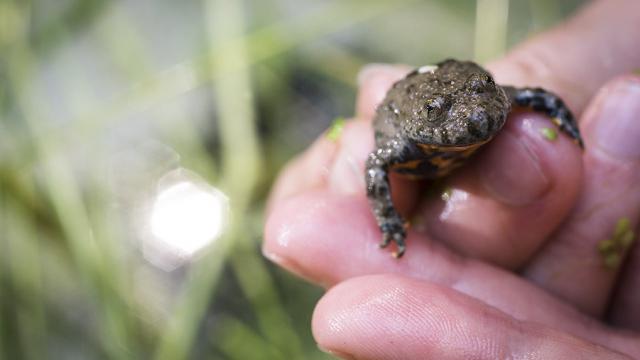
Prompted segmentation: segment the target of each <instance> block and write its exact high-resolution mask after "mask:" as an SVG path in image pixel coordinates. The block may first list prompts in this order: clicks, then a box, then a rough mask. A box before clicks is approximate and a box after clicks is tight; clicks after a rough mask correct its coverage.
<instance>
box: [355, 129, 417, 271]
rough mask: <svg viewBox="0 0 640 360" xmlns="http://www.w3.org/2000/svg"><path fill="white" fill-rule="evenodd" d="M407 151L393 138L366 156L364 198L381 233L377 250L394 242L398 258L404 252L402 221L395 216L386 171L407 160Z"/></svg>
mask: <svg viewBox="0 0 640 360" xmlns="http://www.w3.org/2000/svg"><path fill="white" fill-rule="evenodd" d="M408 149H409V147H408V146H407V145H406V143H405V142H403V141H401V140H395V139H394V140H391V141H389V142H387V143H386V144H384V145H383V146H381V147H378V148H376V149H375V150H374V151H373V152H372V153H371V154H369V157H368V158H367V163H366V175H365V180H366V184H367V197H368V198H369V203H370V204H371V208H372V209H373V215H374V216H375V218H376V221H377V222H378V226H379V227H380V230H381V231H382V242H381V243H380V247H386V246H387V245H389V243H390V242H391V240H393V241H394V242H395V243H396V245H397V247H398V251H397V252H395V253H394V254H393V256H395V257H398V258H399V257H401V256H402V255H403V254H404V251H405V244H404V239H405V237H406V232H405V221H404V219H402V217H401V216H400V214H398V211H397V210H396V209H395V207H394V206H393V202H392V200H391V186H390V184H389V169H390V168H391V166H393V165H394V164H397V163H401V162H404V161H406V160H407V156H408V154H409V151H408Z"/></svg>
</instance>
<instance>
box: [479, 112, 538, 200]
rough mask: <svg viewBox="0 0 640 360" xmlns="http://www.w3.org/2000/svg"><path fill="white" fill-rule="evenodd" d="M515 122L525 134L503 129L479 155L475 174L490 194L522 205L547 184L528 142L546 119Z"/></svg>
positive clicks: (526, 119) (533, 198)
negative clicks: (477, 170)
mask: <svg viewBox="0 0 640 360" xmlns="http://www.w3.org/2000/svg"><path fill="white" fill-rule="evenodd" d="M524 116H526V115H524ZM512 121H517V120H515V119H513V120H512ZM516 126H520V127H521V129H520V130H519V131H523V132H524V133H526V134H527V135H524V136H521V137H517V136H516V135H514V134H513V133H512V132H511V131H510V130H506V129H505V130H506V131H503V132H502V133H501V134H500V135H499V136H498V137H497V138H496V139H495V140H493V143H492V144H490V148H489V149H488V150H487V153H485V154H484V155H483V158H482V160H481V162H482V164H484V165H483V166H482V168H481V169H479V176H480V181H481V183H482V184H483V185H484V187H485V189H486V190H487V191H488V192H489V193H490V194H491V195H492V196H493V197H494V198H496V199H498V200H499V201H501V202H503V203H506V204H508V205H514V206H523V205H527V204H530V203H532V202H533V201H535V200H537V199H539V198H541V197H542V196H543V195H544V194H545V193H546V192H547V190H548V189H549V187H550V184H551V183H550V181H549V178H548V177H547V175H546V174H545V173H544V170H543V167H542V164H541V162H540V159H539V157H538V156H537V155H536V152H535V150H534V149H535V148H534V145H533V144H532V143H531V141H535V140H533V139H530V138H529V136H532V137H538V138H539V137H541V136H540V131H541V130H542V128H544V127H545V126H548V120H546V119H544V118H540V119H537V117H535V116H534V117H532V118H525V119H522V120H520V121H519V123H518V125H516Z"/></svg>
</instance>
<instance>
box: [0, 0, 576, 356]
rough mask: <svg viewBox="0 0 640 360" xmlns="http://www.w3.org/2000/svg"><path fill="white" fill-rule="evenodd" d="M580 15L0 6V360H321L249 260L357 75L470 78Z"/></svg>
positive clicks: (289, 2) (205, 3)
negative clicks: (393, 72)
mask: <svg viewBox="0 0 640 360" xmlns="http://www.w3.org/2000/svg"><path fill="white" fill-rule="evenodd" d="M581 3H582V2H581V1H555V0H528V1H527V0H513V1H508V0H478V1H477V2H476V1H462V0H457V1H444V0H443V1H409V0H406V1H376V0H373V1H364V0H334V1H320V0H316V1H311V0H246V1H234V0H197V1H196V0H194V1H170V0H121V1H105V0H75V1H74V0H59V1H52V0H37V1H36V0H0V358H1V359H102V358H114V359H146V358H155V359H184V358H193V359H326V358H329V356H328V355H325V354H323V353H321V352H320V351H319V350H318V349H317V348H316V345H315V343H314V341H313V338H312V337H311V332H310V317H311V312H312V310H313V306H314V303H315V302H316V301H317V299H318V298H319V297H320V296H321V294H322V291H321V290H320V289H318V288H315V287H313V286H311V285H308V284H306V283H305V282H303V281H302V280H299V279H297V278H295V277H293V276H292V275H289V274H288V273H286V272H284V271H282V270H280V269H278V268H276V267H274V266H272V265H271V264H270V263H268V262H267V261H266V260H265V259H263V258H262V256H261V254H260V242H261V237H262V226H263V220H264V219H263V208H264V203H265V199H266V197H267V196H268V192H269V188H270V185H271V183H272V181H273V180H274V178H275V176H276V175H277V172H278V170H279V168H281V166H282V165H283V164H284V163H285V162H286V161H287V159H289V158H291V157H292V156H293V155H294V154H295V153H297V152H299V151H301V150H302V149H304V148H305V147H306V146H307V145H308V144H309V143H310V142H311V141H312V140H313V139H314V138H315V137H317V136H319V135H320V134H321V133H322V132H323V131H324V130H325V129H327V128H328V127H329V126H330V124H331V122H332V120H333V119H334V118H336V117H339V116H349V115H350V114H352V112H353V103H354V99H355V92H356V83H355V78H356V74H357V72H358V69H359V68H360V67H361V66H363V65H364V64H366V63H368V62H392V63H396V62H397V63H407V64H413V65H423V64H429V63H434V62H437V61H439V60H441V59H443V58H445V57H457V58H462V59H476V60H478V61H487V60H489V59H491V58H493V57H496V56H499V55H500V54H502V53H503V52H504V51H505V49H507V48H508V47H509V46H511V45H513V44H515V43H517V42H520V41H522V40H523V39H525V38H527V37H529V36H530V35H531V34H532V33H535V32H537V31H540V30H541V29H544V28H547V27H549V26H552V25H553V24H555V23H557V22H559V21H561V20H562V19H564V18H566V17H567V16H568V14H570V13H571V12H572V11H574V10H575V8H576V7H578V6H579V5H580V4H581Z"/></svg>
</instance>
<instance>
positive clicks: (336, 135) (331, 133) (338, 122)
mask: <svg viewBox="0 0 640 360" xmlns="http://www.w3.org/2000/svg"><path fill="white" fill-rule="evenodd" d="M346 122H347V121H346V120H345V119H344V118H343V117H341V116H340V117H337V118H335V119H334V120H333V123H332V124H331V127H330V128H329V130H328V131H327V139H329V140H331V141H338V139H340V135H342V130H343V129H344V124H345V123H346Z"/></svg>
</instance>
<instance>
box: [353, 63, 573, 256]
mask: <svg viewBox="0 0 640 360" xmlns="http://www.w3.org/2000/svg"><path fill="white" fill-rule="evenodd" d="M513 106H522V107H529V108H531V109H532V110H534V111H538V112H542V113H544V114H546V115H548V116H549V117H550V118H551V119H552V121H553V123H554V124H556V125H557V126H558V127H559V129H560V130H561V131H562V132H564V133H565V134H567V135H569V136H570V137H571V138H573V139H574V140H575V142H576V143H577V144H578V145H580V147H582V146H583V143H582V138H581V136H580V132H579V130H578V126H577V123H576V121H575V119H574V117H573V115H572V114H571V111H569V109H568V108H567V107H566V105H565V104H564V103H563V101H562V100H561V99H560V98H559V97H557V96H556V95H554V94H552V93H550V92H548V91H546V90H544V89H540V88H514V87H511V86H500V85H496V84H495V82H494V81H493V78H492V76H491V74H490V73H489V72H487V71H486V70H484V69H483V68H482V67H480V66H479V65H477V64H475V63H473V62H470V61H457V60H452V59H448V60H445V61H443V62H441V63H439V64H437V65H436V66H425V67H421V68H419V69H416V70H414V71H412V72H411V73H409V74H408V75H407V76H406V77H405V78H404V79H402V80H400V81H398V82H396V83H395V84H394V85H393V87H392V88H391V89H390V90H389V91H388V92H387V95H386V97H385V99H384V100H383V101H382V103H381V104H380V105H379V106H378V108H377V110H376V116H375V118H374V120H373V126H374V129H375V142H376V147H375V149H374V151H373V152H371V154H369V156H368V158H367V162H366V171H365V181H366V186H367V196H368V198H369V202H370V204H371V208H372V210H373V214H374V216H375V218H376V221H377V223H378V226H379V227H380V230H381V231H382V242H381V244H380V246H381V247H386V246H387V245H389V243H390V242H391V241H393V242H395V243H396V245H397V252H395V253H394V256H396V257H400V256H402V254H404V251H405V237H406V222H405V220H404V219H403V218H402V217H401V216H400V215H399V214H398V212H397V211H396V209H395V207H394V205H393V202H392V201H391V187H390V185H389V177H388V174H389V171H394V172H397V173H399V174H402V175H405V176H408V177H412V178H418V179H420V178H421V179H436V178H439V177H443V176H446V175H447V174H449V173H450V172H451V171H452V170H454V169H455V168H457V167H459V166H460V165H462V164H463V163H464V161H465V160H466V159H467V158H468V157H469V156H471V155H472V154H473V153H475V152H476V151H477V150H478V149H479V148H480V147H481V146H482V145H484V144H486V143H487V142H489V141H490V140H491V139H492V138H493V137H494V136H495V135H496V134H497V133H498V132H499V131H500V130H501V129H502V127H503V125H504V123H505V121H506V119H507V115H508V114H509V112H510V111H511V109H512V107H513Z"/></svg>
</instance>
